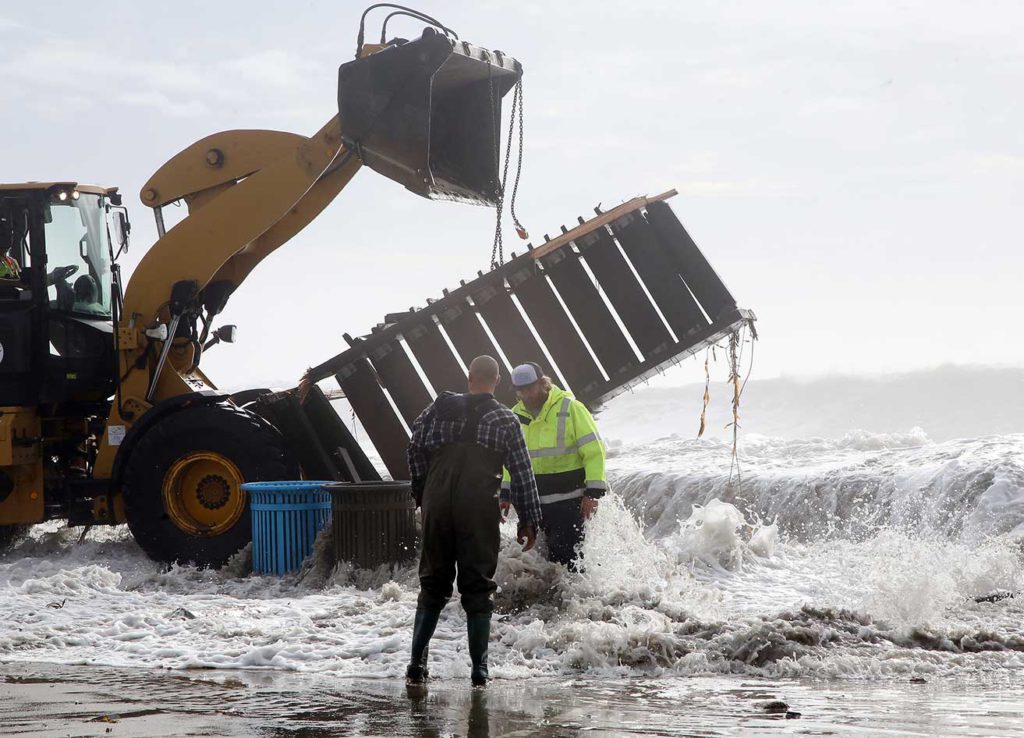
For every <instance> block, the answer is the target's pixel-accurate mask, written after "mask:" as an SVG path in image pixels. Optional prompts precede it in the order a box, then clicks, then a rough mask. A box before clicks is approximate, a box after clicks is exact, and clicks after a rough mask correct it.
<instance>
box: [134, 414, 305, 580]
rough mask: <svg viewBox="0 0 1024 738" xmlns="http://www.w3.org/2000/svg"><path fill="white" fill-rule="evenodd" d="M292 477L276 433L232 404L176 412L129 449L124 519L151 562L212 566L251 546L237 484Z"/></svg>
mask: <svg viewBox="0 0 1024 738" xmlns="http://www.w3.org/2000/svg"><path fill="white" fill-rule="evenodd" d="M298 473H299V469H298V465H297V464H295V463H294V462H293V461H292V460H291V459H290V458H289V457H288V454H287V451H286V450H285V445H284V439H283V438H282V437H281V434H280V433H279V432H278V431H277V429H276V428H274V427H273V426H272V425H270V424H269V423H267V421H265V420H263V418H261V417H259V416H258V415H255V414H253V413H251V412H249V411H247V410H242V409H240V408H237V407H235V406H233V405H207V406H205V407H196V408H188V409H185V410H180V411H178V412H176V413H174V414H172V415H170V416H168V417H167V418H165V419H163V420H161V421H159V422H158V423H157V424H156V425H155V426H154V427H153V428H151V429H150V430H148V431H147V432H146V434H145V435H144V436H143V437H142V438H141V439H140V440H139V442H138V444H137V445H136V446H135V448H134V449H132V451H131V456H129V457H128V461H127V463H126V465H125V471H124V484H123V488H124V511H125V517H126V518H127V519H128V527H129V528H130V529H131V531H132V535H134V536H135V540H136V541H138V543H139V545H140V546H141V547H142V548H143V550H144V551H145V552H146V553H147V554H149V556H150V557H151V558H154V559H156V560H157V561H166V562H174V561H180V562H191V563H194V564H196V565H197V566H202V567H218V566H221V565H223V564H224V563H225V562H226V561H227V560H228V559H229V558H230V557H231V556H232V555H234V554H235V553H236V552H237V551H238V550H239V549H241V548H243V547H244V546H245V545H246V544H247V543H249V541H250V540H252V527H251V518H250V515H249V500H248V495H247V494H246V493H245V492H244V491H242V489H241V485H242V483H243V482H259V481H270V480H277V479H297V478H298Z"/></svg>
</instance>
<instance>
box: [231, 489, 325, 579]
mask: <svg viewBox="0 0 1024 738" xmlns="http://www.w3.org/2000/svg"><path fill="white" fill-rule="evenodd" d="M325 484H328V482H316V481H301V482H247V483H246V484H243V485H242V489H244V490H245V491H246V492H248V493H249V498H250V503H249V504H250V507H251V508H252V568H253V571H255V572H257V573H259V574H277V575H282V574H289V573H291V572H294V571H298V570H299V569H300V568H301V567H302V562H303V561H305V559H306V557H307V556H309V555H310V554H311V553H312V552H313V542H314V541H315V540H316V536H317V533H319V532H320V529H321V528H323V527H324V525H326V524H327V521H328V520H329V519H330V517H331V495H330V494H329V493H327V492H324V491H323V486H324V485H325Z"/></svg>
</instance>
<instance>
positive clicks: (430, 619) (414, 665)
mask: <svg viewBox="0 0 1024 738" xmlns="http://www.w3.org/2000/svg"><path fill="white" fill-rule="evenodd" d="M440 617H441V611H440V610H427V609H425V608H422V607H417V608H416V620H415V623H414V625H413V629H412V658H411V659H409V667H408V668H407V669H406V670H405V679H406V681H407V682H409V683H410V684H422V683H423V682H425V681H426V680H427V677H429V676H430V672H429V670H428V669H427V659H428V657H429V656H430V638H431V637H432V636H433V635H434V629H435V628H436V627H437V621H438V619H439V618H440Z"/></svg>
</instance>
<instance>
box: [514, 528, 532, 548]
mask: <svg viewBox="0 0 1024 738" xmlns="http://www.w3.org/2000/svg"><path fill="white" fill-rule="evenodd" d="M523 541H526V543H523ZM536 542H537V529H536V528H535V527H534V526H532V525H524V526H523V527H522V528H520V529H519V530H518V531H516V543H523V551H524V552H526V551H529V550H530V549H531V548H533V544H534V543H536Z"/></svg>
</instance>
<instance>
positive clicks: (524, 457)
mask: <svg viewBox="0 0 1024 738" xmlns="http://www.w3.org/2000/svg"><path fill="white" fill-rule="evenodd" d="M454 394H455V393H454V392H445V393H442V395H441V397H444V396H445V395H454ZM438 399H441V398H440V397H439V398H438ZM464 424H465V420H464V419H462V418H457V419H451V420H449V419H445V418H438V417H436V415H435V412H434V404H431V405H429V406H428V407H427V409H426V410H424V411H423V412H422V413H420V416H419V417H418V418H416V420H415V422H414V423H413V424H412V438H411V439H410V440H409V450H408V458H409V474H410V476H411V477H412V490H413V495H414V496H415V497H416V498H417V500H418V499H419V498H420V495H422V493H423V487H424V486H425V485H426V481H427V471H428V470H429V468H430V452H431V451H433V450H434V449H437V448H440V447H441V446H445V445H447V444H449V443H454V442H456V441H459V440H460V439H461V437H462V427H463V425H464ZM476 442H477V443H478V444H480V445H481V446H483V447H485V448H489V449H491V450H493V451H497V452H498V453H499V454H501V455H502V459H503V462H502V463H503V464H504V465H505V467H506V468H507V469H508V471H509V475H510V476H511V478H512V504H513V505H515V508H516V513H517V514H518V515H519V525H521V526H526V525H534V526H539V525H540V522H541V508H540V497H539V495H538V494H537V481H536V480H535V479H534V477H533V468H532V466H531V464H530V452H529V451H528V450H527V448H526V438H525V437H524V436H523V429H522V426H521V424H520V422H519V419H518V418H517V417H516V416H515V414H514V413H513V412H512V411H511V410H509V409H508V408H507V407H505V406H504V405H499V406H498V407H496V408H495V409H494V410H491V411H489V412H486V413H484V414H483V415H481V416H480V421H479V424H478V426H477V437H476Z"/></svg>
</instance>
